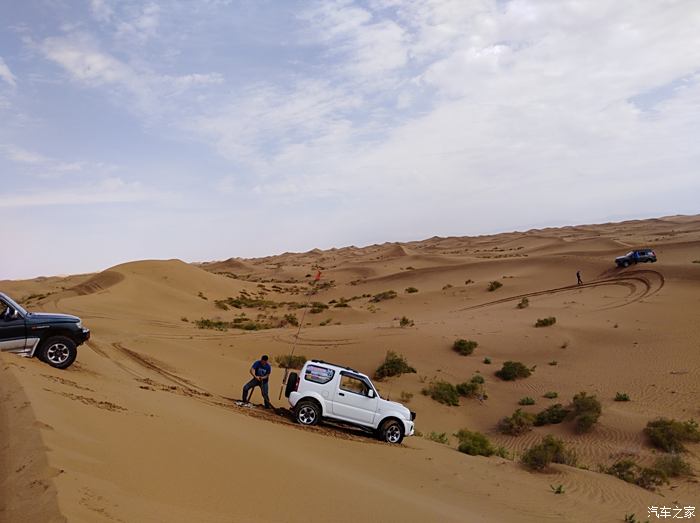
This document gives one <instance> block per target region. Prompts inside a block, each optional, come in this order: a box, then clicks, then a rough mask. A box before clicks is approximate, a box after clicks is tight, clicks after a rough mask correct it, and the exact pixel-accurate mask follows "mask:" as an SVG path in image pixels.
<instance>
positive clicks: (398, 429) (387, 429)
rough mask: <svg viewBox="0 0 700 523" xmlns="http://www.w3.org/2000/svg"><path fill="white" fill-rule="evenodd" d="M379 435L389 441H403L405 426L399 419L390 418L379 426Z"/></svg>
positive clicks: (383, 439)
mask: <svg viewBox="0 0 700 523" xmlns="http://www.w3.org/2000/svg"><path fill="white" fill-rule="evenodd" d="M379 436H380V438H381V439H382V441H386V442H387V443H396V444H398V443H401V441H403V426H402V424H401V422H399V420H395V419H389V420H386V421H385V422H384V423H382V426H381V427H379Z"/></svg>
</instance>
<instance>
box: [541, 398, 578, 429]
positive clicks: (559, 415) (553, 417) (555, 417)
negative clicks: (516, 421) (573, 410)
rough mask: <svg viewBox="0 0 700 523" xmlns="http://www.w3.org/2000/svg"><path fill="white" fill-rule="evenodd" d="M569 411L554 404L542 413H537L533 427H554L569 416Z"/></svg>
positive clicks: (558, 404) (560, 405)
mask: <svg viewBox="0 0 700 523" xmlns="http://www.w3.org/2000/svg"><path fill="white" fill-rule="evenodd" d="M569 412H570V411H569V410H568V409H565V408H564V406H563V405H562V404H561V403H556V404H554V405H551V406H549V407H547V408H546V409H544V410H543V411H542V412H538V413H537V415H536V416H535V426H536V427H541V426H542V425H556V424H557V423H561V422H562V421H564V420H565V419H566V417H567V416H568V415H569Z"/></svg>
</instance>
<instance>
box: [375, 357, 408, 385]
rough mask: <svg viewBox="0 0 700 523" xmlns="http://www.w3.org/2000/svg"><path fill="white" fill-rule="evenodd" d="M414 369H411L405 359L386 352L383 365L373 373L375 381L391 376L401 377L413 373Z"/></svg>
mask: <svg viewBox="0 0 700 523" xmlns="http://www.w3.org/2000/svg"><path fill="white" fill-rule="evenodd" d="M415 372H416V369H414V368H413V367H411V366H410V365H409V364H408V362H407V361H406V358H404V357H403V356H402V355H400V354H397V353H395V352H393V351H387V353H386V356H385V357H384V363H382V364H381V365H380V366H379V368H378V369H377V370H376V371H374V377H375V379H378V380H382V379H384V378H389V377H391V376H401V374H411V373H415Z"/></svg>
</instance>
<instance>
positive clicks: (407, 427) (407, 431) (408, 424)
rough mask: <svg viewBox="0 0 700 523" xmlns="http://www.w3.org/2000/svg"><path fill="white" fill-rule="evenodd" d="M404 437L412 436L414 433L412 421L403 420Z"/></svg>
mask: <svg viewBox="0 0 700 523" xmlns="http://www.w3.org/2000/svg"><path fill="white" fill-rule="evenodd" d="M403 426H404V435H406V436H413V435H414V434H415V432H416V430H415V429H416V427H415V424H414V423H413V422H412V421H407V420H403Z"/></svg>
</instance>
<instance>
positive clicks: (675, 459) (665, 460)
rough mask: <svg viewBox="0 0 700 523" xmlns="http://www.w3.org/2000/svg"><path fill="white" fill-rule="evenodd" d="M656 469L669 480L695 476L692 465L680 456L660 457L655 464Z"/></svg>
mask: <svg viewBox="0 0 700 523" xmlns="http://www.w3.org/2000/svg"><path fill="white" fill-rule="evenodd" d="M654 468H655V469H656V470H660V471H661V472H663V473H664V474H665V475H666V476H668V477H669V478H678V477H682V476H692V475H693V468H692V467H691V466H690V463H688V462H687V461H686V460H684V459H683V457H682V456H680V455H679V454H671V455H668V456H659V457H658V458H657V459H656V461H655V462H654Z"/></svg>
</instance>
